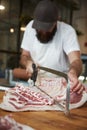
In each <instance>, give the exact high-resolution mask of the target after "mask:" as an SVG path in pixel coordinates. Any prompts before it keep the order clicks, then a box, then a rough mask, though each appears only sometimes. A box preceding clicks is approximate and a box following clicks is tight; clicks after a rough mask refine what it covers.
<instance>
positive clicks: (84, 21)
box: [73, 0, 87, 54]
mask: <svg viewBox="0 0 87 130" xmlns="http://www.w3.org/2000/svg"><path fill="white" fill-rule="evenodd" d="M80 2H81V3H80V4H81V5H80V10H77V11H74V15H73V26H74V27H75V28H76V29H77V30H79V31H80V32H81V33H82V35H79V36H78V38H79V43H80V47H81V53H83V54H87V0H81V1H80Z"/></svg>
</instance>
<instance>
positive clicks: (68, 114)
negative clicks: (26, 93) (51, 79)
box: [31, 64, 70, 116]
mask: <svg viewBox="0 0 87 130" xmlns="http://www.w3.org/2000/svg"><path fill="white" fill-rule="evenodd" d="M32 67H33V71H34V72H33V75H32V78H31V79H32V80H33V81H34V85H35V81H36V77H37V73H38V72H37V68H36V65H35V64H32ZM39 69H41V70H44V71H47V72H50V73H53V74H56V75H58V76H61V77H64V78H65V79H66V81H67V89H66V105H65V111H64V112H65V115H67V116H70V111H69V103H70V83H69V80H68V76H67V74H66V73H63V72H60V71H57V70H54V69H50V68H47V67H43V66H39ZM36 87H38V86H36ZM38 89H40V88H39V87H38ZM40 90H41V89H40ZM41 91H43V90H41ZM43 92H44V91H43ZM44 93H45V94H46V95H48V94H47V93H46V92H44ZM48 96H49V97H51V96H50V95H48ZM51 98H52V97H51ZM55 103H56V104H57V105H58V106H59V107H60V108H61V109H62V110H64V107H63V106H62V105H61V104H59V103H58V102H57V101H55Z"/></svg>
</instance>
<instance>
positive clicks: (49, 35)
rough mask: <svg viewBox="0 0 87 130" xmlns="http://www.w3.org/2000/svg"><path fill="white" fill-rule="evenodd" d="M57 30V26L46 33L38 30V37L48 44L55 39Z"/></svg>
mask: <svg viewBox="0 0 87 130" xmlns="http://www.w3.org/2000/svg"><path fill="white" fill-rule="evenodd" d="M56 31H57V26H55V27H54V29H53V30H52V32H46V33H45V34H43V33H42V32H39V31H38V30H36V37H37V39H38V40H39V41H40V42H41V43H43V44H47V43H48V42H49V41H51V40H52V39H53V37H54V35H55V33H56Z"/></svg>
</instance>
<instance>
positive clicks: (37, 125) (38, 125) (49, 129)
mask: <svg viewBox="0 0 87 130" xmlns="http://www.w3.org/2000/svg"><path fill="white" fill-rule="evenodd" d="M3 95H4V92H2V91H0V102H1V101H2V98H3ZM70 112H71V118H68V117H66V116H65V115H64V113H63V112H59V111H37V112H33V111H32V112H31V111H28V112H8V111H4V110H2V109H0V116H4V115H8V114H10V113H12V115H13V118H14V119H15V120H16V121H17V122H20V123H23V124H25V125H29V126H31V127H33V128H34V129H35V130H87V103H86V104H85V105H84V106H83V107H81V108H78V109H74V110H71V111H70Z"/></svg>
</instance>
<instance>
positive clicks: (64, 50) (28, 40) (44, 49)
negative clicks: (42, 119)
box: [20, 0, 83, 94]
mask: <svg viewBox="0 0 87 130" xmlns="http://www.w3.org/2000/svg"><path fill="white" fill-rule="evenodd" d="M21 48H22V54H21V60H20V64H21V65H22V67H23V68H25V69H26V72H27V74H28V76H29V77H31V75H32V72H33V69H32V63H35V64H38V65H41V66H45V67H49V68H52V69H55V70H59V71H62V72H65V73H67V74H68V77H69V80H70V81H71V82H72V87H71V89H72V90H73V91H75V92H77V93H78V94H81V93H82V91H83V85H82V84H81V83H80V82H79V80H78V77H79V75H80V74H81V72H82V61H81V59H80V48H79V44H78V40H77V37H76V33H75V30H74V29H73V28H72V27H71V26H70V25H68V24H65V23H63V22H59V21H58V9H57V6H56V4H55V3H54V2H53V1H50V0H42V1H40V2H39V4H38V5H37V6H36V9H35V12H34V20H32V21H31V22H30V23H29V24H28V25H27V27H26V31H25V33H24V37H23V41H22V45H21ZM42 73H43V74H44V73H45V72H42ZM49 75H50V74H49Z"/></svg>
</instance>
